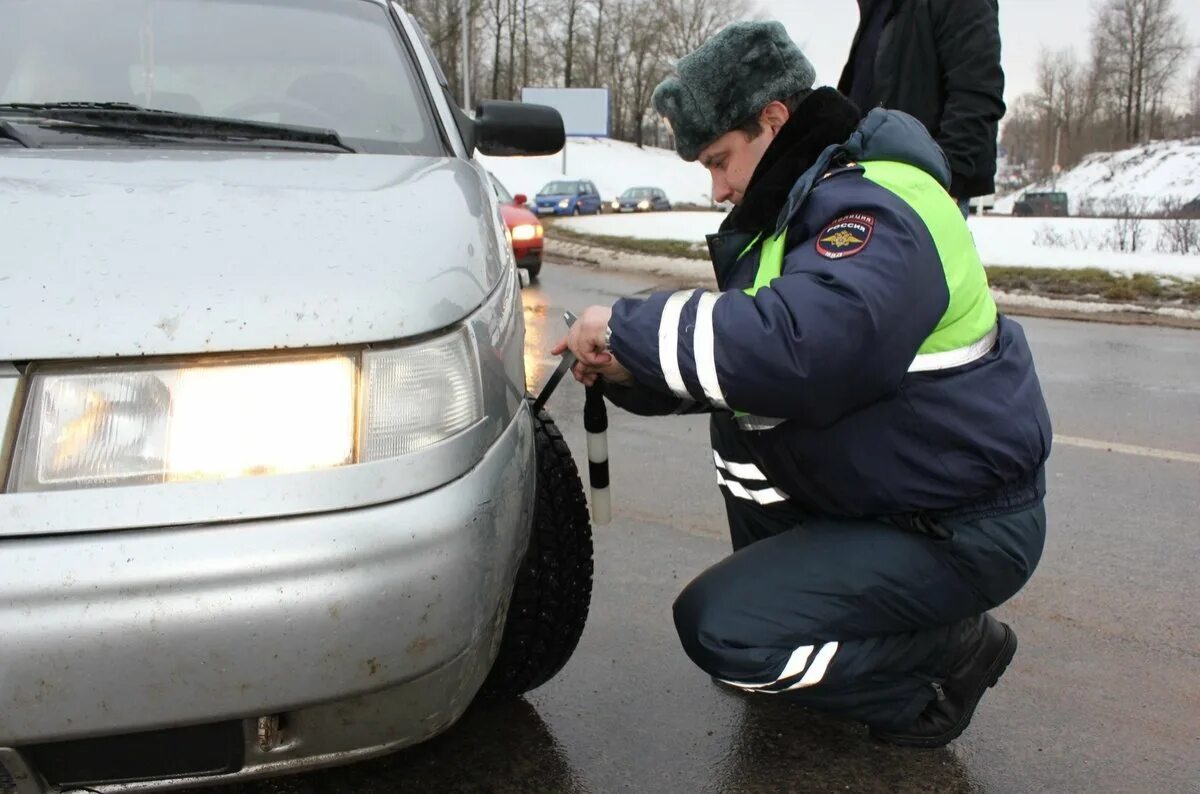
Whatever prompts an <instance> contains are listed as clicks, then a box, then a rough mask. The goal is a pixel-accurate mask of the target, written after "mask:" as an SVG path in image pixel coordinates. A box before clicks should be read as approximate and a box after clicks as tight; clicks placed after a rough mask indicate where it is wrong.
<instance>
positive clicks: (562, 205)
mask: <svg viewBox="0 0 1200 794" xmlns="http://www.w3.org/2000/svg"><path fill="white" fill-rule="evenodd" d="M569 206H571V199H563V200H562V201H560V202H558V207H559V209H564V210H565V209H566V208H567V207H569Z"/></svg>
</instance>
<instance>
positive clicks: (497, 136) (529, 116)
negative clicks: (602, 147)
mask: <svg viewBox="0 0 1200 794" xmlns="http://www.w3.org/2000/svg"><path fill="white" fill-rule="evenodd" d="M472 127H473V129H472V133H473V134H472V135H471V138H472V139H473V140H470V141H468V142H467V144H468V147H472V148H478V149H479V151H480V152H482V153H483V154H487V155H491V156H493V157H511V156H513V155H539V154H555V153H557V152H560V151H562V148H563V146H564V145H565V144H566V142H567V136H566V132H565V131H564V129H563V120H562V116H560V115H559V114H558V111H557V110H555V109H554V108H551V107H546V106H545V105H530V104H526V103H524V102H504V101H500V100H486V101H484V102H480V103H479V109H478V110H477V111H476V112H475V121H474V124H473V125H472Z"/></svg>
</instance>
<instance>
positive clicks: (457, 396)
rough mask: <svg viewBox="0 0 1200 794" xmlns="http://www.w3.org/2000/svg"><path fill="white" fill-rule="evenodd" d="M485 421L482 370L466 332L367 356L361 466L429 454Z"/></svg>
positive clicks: (360, 445)
mask: <svg viewBox="0 0 1200 794" xmlns="http://www.w3.org/2000/svg"><path fill="white" fill-rule="evenodd" d="M398 395H402V399H397V396H398ZM482 418H483V394H482V387H481V386H480V376H479V364H478V361H477V360H476V357H475V351H474V349H473V347H472V345H471V337H470V335H469V334H468V333H467V331H466V329H462V330H461V331H458V332H456V333H453V334H450V335H449V336H444V337H440V338H438V339H434V340H431V341H429V342H425V343H423V344H419V345H412V346H411V347H402V348H396V349H395V350H384V351H368V352H367V353H365V354H364V355H363V400H362V422H361V425H360V428H359V444H358V445H359V457H360V459H361V460H362V461H364V462H365V461H370V460H381V459H383V458H394V457H397V456H400V455H406V454H408V453H410V452H415V451H417V450H419V449H424V448H425V447H428V446H430V445H432V444H436V443H437V442H439V441H441V440H443V439H446V438H449V437H450V436H453V435H456V434H458V433H461V432H462V431H463V430H466V429H467V428H469V427H470V426H471V425H473V424H475V423H476V422H478V421H479V420H480V419H482Z"/></svg>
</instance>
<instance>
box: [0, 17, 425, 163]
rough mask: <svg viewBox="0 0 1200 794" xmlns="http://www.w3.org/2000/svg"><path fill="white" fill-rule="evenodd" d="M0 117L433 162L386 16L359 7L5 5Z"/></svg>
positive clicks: (407, 63)
mask: <svg viewBox="0 0 1200 794" xmlns="http://www.w3.org/2000/svg"><path fill="white" fill-rule="evenodd" d="M0 19H2V20H3V23H2V24H0V103H14V102H29V103H53V102H128V103H131V104H134V105H140V106H142V107H147V108H154V109H160V110H171V111H177V112H182V113H190V114H197V115H205V116H216V117H221V118H234V119H243V120H247V121H264V122H271V123H276V124H290V125H301V126H308V127H319V128H322V129H330V130H333V131H335V132H337V133H338V134H339V136H340V137H341V138H342V139H343V140H345V141H346V142H347V143H349V144H351V145H353V146H354V148H355V149H358V150H360V151H367V152H384V153H402V154H421V155H441V154H444V150H443V147H442V144H441V142H440V140H439V139H438V136H437V134H436V128H435V126H434V123H433V118H432V112H431V110H430V108H429V106H428V103H427V100H426V99H425V97H424V96H423V94H422V92H421V87H420V84H419V83H418V82H417V77H416V74H415V66H414V65H413V64H412V62H411V60H410V59H409V57H408V55H407V54H406V53H405V51H404V49H403V45H402V43H401V41H400V40H399V38H398V35H397V33H396V31H395V29H394V27H393V25H392V21H391V19H390V18H389V16H388V13H387V11H386V10H385V9H384V8H383V7H381V6H378V5H376V4H374V3H370V2H365V0H88V1H87V2H80V1H79V0H0Z"/></svg>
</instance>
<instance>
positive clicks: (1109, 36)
mask: <svg viewBox="0 0 1200 794" xmlns="http://www.w3.org/2000/svg"><path fill="white" fill-rule="evenodd" d="M1183 31H1184V28H1183V23H1182V21H1181V20H1180V18H1179V15H1178V14H1176V13H1175V10H1174V0H1105V1H1104V3H1103V5H1101V6H1100V8H1099V11H1098V13H1097V16H1096V24H1095V27H1094V29H1093V36H1092V44H1093V49H1094V50H1095V51H1104V52H1106V53H1107V56H1105V57H1104V58H1103V61H1102V63H1103V66H1104V72H1103V77H1104V79H1105V84H1106V86H1107V89H1108V92H1109V94H1110V95H1111V96H1112V97H1114V98H1116V99H1118V100H1119V102H1120V107H1121V116H1122V121H1123V126H1124V142H1125V143H1126V144H1131V143H1138V142H1140V141H1142V140H1144V139H1145V136H1147V135H1148V134H1149V131H1150V127H1151V125H1150V124H1149V123H1148V122H1149V121H1150V118H1151V110H1152V109H1153V108H1155V107H1161V106H1162V105H1163V104H1164V103H1163V99H1164V95H1165V94H1166V92H1167V89H1168V88H1169V86H1170V83H1171V80H1172V78H1173V77H1174V76H1175V75H1176V74H1177V72H1178V71H1179V68H1180V66H1181V65H1182V64H1183V62H1184V59H1185V58H1186V57H1187V53H1188V47H1187V43H1186V41H1185V39H1184V32H1183Z"/></svg>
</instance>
